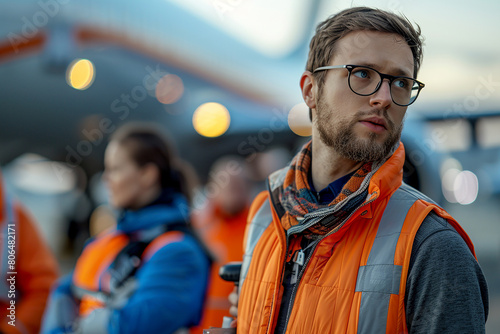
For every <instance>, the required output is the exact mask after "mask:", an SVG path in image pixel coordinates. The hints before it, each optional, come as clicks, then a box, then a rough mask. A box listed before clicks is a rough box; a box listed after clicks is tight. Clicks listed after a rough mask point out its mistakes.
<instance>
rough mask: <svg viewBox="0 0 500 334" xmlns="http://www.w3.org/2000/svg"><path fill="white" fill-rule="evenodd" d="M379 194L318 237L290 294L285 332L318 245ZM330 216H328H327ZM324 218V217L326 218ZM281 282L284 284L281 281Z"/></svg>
mask: <svg viewBox="0 0 500 334" xmlns="http://www.w3.org/2000/svg"><path fill="white" fill-rule="evenodd" d="M377 197H378V196H374V197H373V198H371V199H370V200H368V201H366V202H365V203H363V205H361V206H360V207H359V208H357V209H356V210H354V211H353V212H351V214H350V215H349V216H347V218H346V219H344V221H343V222H342V223H341V224H339V226H338V227H337V228H335V229H333V230H331V231H330V232H328V233H327V234H325V235H324V236H323V237H322V238H321V239H318V240H317V241H316V243H315V244H314V247H313V249H312V250H311V252H310V253H309V255H308V256H307V258H306V260H305V261H304V265H303V266H302V268H301V270H300V272H299V275H298V277H297V284H295V286H294V287H293V289H292V294H291V295H290V302H289V303H288V310H287V314H286V320H285V327H284V331H283V334H285V333H286V331H287V328H288V321H289V320H290V315H291V314H292V308H293V303H294V302H295V296H296V294H297V289H298V286H299V284H300V281H301V279H302V275H303V274H304V272H305V270H306V267H307V265H308V264H309V260H310V259H311V257H312V256H313V254H314V251H315V250H316V247H317V246H318V245H319V243H320V242H321V241H322V240H323V239H324V238H326V237H328V236H330V235H331V234H333V233H335V232H336V231H338V230H339V229H340V228H341V227H342V226H344V224H345V223H346V222H347V221H348V220H349V219H351V217H352V216H353V215H354V214H355V213H356V212H358V211H359V210H361V209H362V208H363V207H364V206H366V205H368V204H369V203H371V202H373V201H374V200H375V199H376V198H377ZM327 217H328V216H327ZM325 218H326V217H325ZM325 218H323V219H325ZM287 254H288V237H287ZM285 259H286V258H285ZM283 268H284V265H283ZM281 281H283V273H282V278H281ZM280 284H282V283H281V282H280Z"/></svg>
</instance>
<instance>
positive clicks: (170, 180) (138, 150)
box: [42, 123, 211, 334]
mask: <svg viewBox="0 0 500 334" xmlns="http://www.w3.org/2000/svg"><path fill="white" fill-rule="evenodd" d="M104 160H105V161H104V162H105V163H104V164H105V172H104V176H105V180H106V183H107V186H108V188H109V190H110V202H111V204H112V205H113V206H114V207H115V208H117V209H120V210H121V214H120V216H119V218H118V221H117V225H116V227H112V228H111V229H109V230H106V231H104V232H101V233H100V234H98V235H97V236H96V237H95V238H93V239H92V240H91V241H90V242H88V243H87V245H86V246H85V248H84V250H83V252H82V254H81V255H80V257H79V258H78V261H77V263H76V267H75V270H74V271H73V272H72V273H71V274H70V275H68V276H67V277H65V278H63V279H62V280H61V281H60V282H59V284H58V285H57V287H56V289H54V291H53V292H52V294H51V299H50V300H49V304H48V306H47V311H46V312H45V315H44V322H43V326H42V333H50V334H55V333H73V332H77V333H81V334H99V333H110V334H111V333H114V334H123V333H165V334H169V333H174V332H175V333H180V332H185V331H187V330H188V329H189V328H190V327H193V326H195V325H197V324H198V323H199V321H200V319H201V316H202V310H203V303H204V301H205V294H206V289H207V284H208V277H209V273H210V263H211V258H210V256H209V253H208V251H207V250H206V248H205V247H204V245H203V243H202V242H201V240H200V239H198V237H197V235H196V233H195V232H194V230H193V228H192V227H191V225H190V224H189V221H188V218H189V205H188V199H189V197H190V191H189V189H188V188H187V187H186V184H187V183H186V181H185V179H184V174H182V173H181V171H180V169H179V165H178V163H177V161H178V158H177V157H176V156H175V155H174V154H173V151H172V149H171V147H170V145H169V142H168V140H167V138H165V136H164V134H163V132H162V131H161V130H160V129H158V128H156V127H154V126H153V125H150V124H136V123H130V124H127V125H125V126H123V127H122V128H120V129H119V130H117V131H116V132H115V133H114V134H113V135H112V137H111V141H110V142H109V144H108V147H107V148H106V151H105V157H104Z"/></svg>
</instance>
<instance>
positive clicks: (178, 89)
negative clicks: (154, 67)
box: [156, 74, 184, 104]
mask: <svg viewBox="0 0 500 334" xmlns="http://www.w3.org/2000/svg"><path fill="white" fill-rule="evenodd" d="M183 93H184V84H183V82H182V79H181V78H179V77H178V76H177V75H175V74H166V75H164V76H163V77H162V78H161V79H160V81H158V84H157V85H156V98H157V99H158V101H159V102H161V103H163V104H172V103H175V102H177V101H179V99H180V98H181V97H182V94H183Z"/></svg>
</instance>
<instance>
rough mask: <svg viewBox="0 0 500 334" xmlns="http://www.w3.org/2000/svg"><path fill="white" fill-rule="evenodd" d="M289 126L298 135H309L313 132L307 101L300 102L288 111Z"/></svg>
mask: <svg viewBox="0 0 500 334" xmlns="http://www.w3.org/2000/svg"><path fill="white" fill-rule="evenodd" d="M288 126H289V127H290V129H291V130H292V131H293V132H294V133H295V134H296V135H298V136H301V137H309V136H310V135H311V134H312V124H311V120H309V108H308V107H307V105H306V104H305V103H299V104H297V105H295V106H294V107H293V108H292V109H291V110H290V112H289V113H288Z"/></svg>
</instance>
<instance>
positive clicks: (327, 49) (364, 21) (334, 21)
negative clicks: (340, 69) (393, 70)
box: [306, 7, 423, 87]
mask: <svg viewBox="0 0 500 334" xmlns="http://www.w3.org/2000/svg"><path fill="white" fill-rule="evenodd" d="M359 30H368V31H379V32H388V33H395V34H398V35H400V36H401V37H403V38H404V39H405V41H406V43H408V46H409V47H410V49H411V52H412V54H413V60H414V68H413V72H414V73H413V75H414V77H415V78H416V77H417V73H418V70H419V68H420V64H421V62H422V57H423V53H422V44H423V40H422V36H421V34H420V32H421V31H420V27H419V26H418V25H416V28H414V27H413V25H412V24H411V22H410V21H409V20H408V19H407V18H406V17H405V16H399V15H396V14H394V13H390V12H387V11H384V10H380V9H374V8H369V7H353V8H349V9H345V10H343V11H341V12H339V13H337V14H335V15H332V16H330V17H329V18H328V19H326V20H325V21H323V22H321V23H320V24H318V26H317V28H316V34H315V35H314V37H313V38H312V40H311V43H310V45H309V57H308V59H307V65H306V70H307V71H310V72H313V71H314V70H315V69H316V68H318V67H321V66H327V65H329V62H330V60H331V59H332V57H333V55H334V52H335V44H336V42H337V41H338V40H339V39H341V38H342V37H344V36H345V35H347V34H348V33H350V32H353V31H359ZM314 75H315V78H316V80H317V82H318V86H319V87H321V86H322V84H323V82H324V80H325V75H326V71H320V72H317V73H315V74H314Z"/></svg>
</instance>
